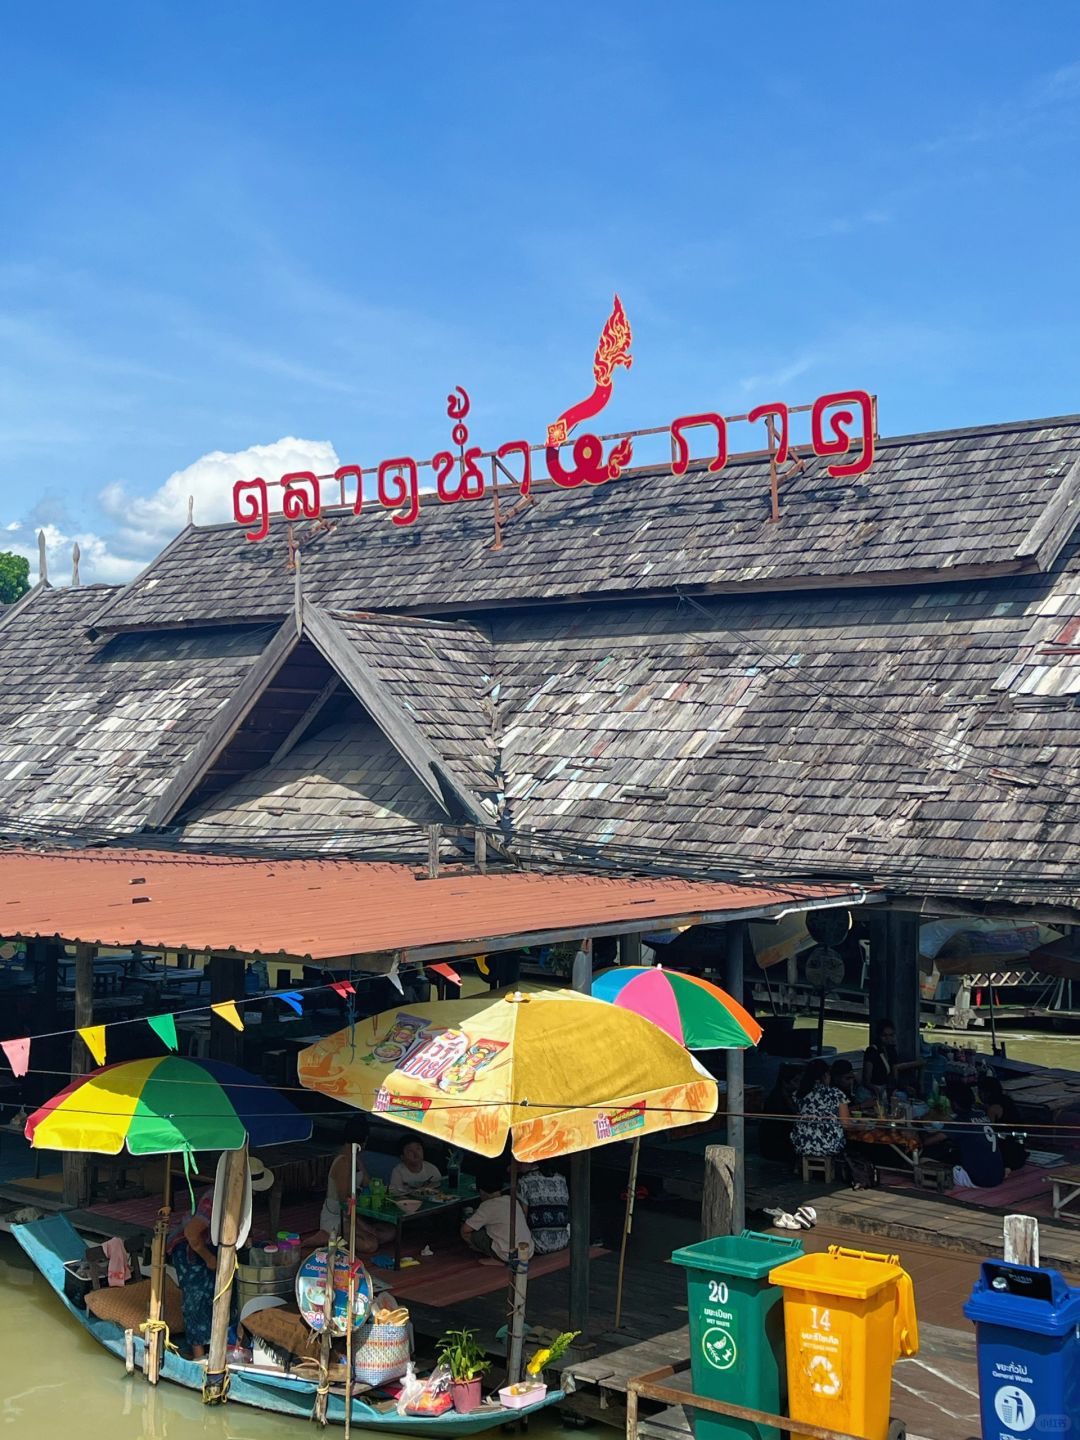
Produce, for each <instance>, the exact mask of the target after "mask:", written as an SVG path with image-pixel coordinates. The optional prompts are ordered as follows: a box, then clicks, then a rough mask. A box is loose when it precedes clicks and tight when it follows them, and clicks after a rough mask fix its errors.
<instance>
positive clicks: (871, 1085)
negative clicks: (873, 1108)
mask: <svg viewBox="0 0 1080 1440" xmlns="http://www.w3.org/2000/svg"><path fill="white" fill-rule="evenodd" d="M922 1066H923V1061H922V1060H901V1058H900V1052H899V1051H898V1050H897V1048H896V1026H895V1025H894V1024H893V1022H892V1021H891V1020H879V1021H878V1022H877V1024H876V1025H875V1026H874V1027H873V1030H872V1031H871V1039H870V1044H869V1045H868V1046H867V1047H866V1049H865V1051H864V1052H863V1073H862V1083H863V1085H864V1086H865V1087H866V1089H868V1090H873V1091H874V1092H875V1093H877V1094H878V1095H879V1096H882V1097H884V1096H887V1095H891V1094H892V1092H893V1091H894V1090H896V1089H897V1088H902V1087H904V1086H906V1085H914V1084H916V1083H917V1078H918V1077H917V1075H915V1074H913V1073H912V1072H915V1071H918V1070H920V1069H921V1068H922Z"/></svg>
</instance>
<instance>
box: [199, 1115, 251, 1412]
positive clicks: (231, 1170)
mask: <svg viewBox="0 0 1080 1440" xmlns="http://www.w3.org/2000/svg"><path fill="white" fill-rule="evenodd" d="M225 1154H226V1156H227V1159H226V1162H225V1179H224V1188H225V1194H224V1195H223V1196H222V1202H221V1235H220V1238H219V1241H218V1250H217V1269H216V1270H215V1272H214V1284H215V1286H216V1289H215V1291H214V1313H213V1318H212V1320H211V1322H210V1349H209V1352H208V1354H207V1357H206V1379H205V1380H204V1381H203V1400H204V1401H205V1402H206V1404H207V1405H216V1404H219V1403H220V1402H221V1401H222V1400H224V1399H225V1396H226V1395H227V1394H228V1390H229V1377H228V1374H227V1368H226V1367H227V1352H228V1348H229V1312H230V1311H231V1309H232V1290H233V1281H234V1280H235V1278H236V1241H237V1237H238V1236H239V1233H240V1212H241V1210H242V1209H243V1205H244V1186H245V1184H246V1183H247V1174H248V1149H247V1141H246V1140H245V1141H244V1143H243V1145H242V1146H241V1147H240V1149H239V1150H227V1151H226V1152H225Z"/></svg>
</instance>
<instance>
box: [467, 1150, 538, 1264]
mask: <svg viewBox="0 0 1080 1440" xmlns="http://www.w3.org/2000/svg"><path fill="white" fill-rule="evenodd" d="M476 1185H477V1189H478V1190H479V1192H480V1204H479V1205H478V1206H477V1207H476V1209H475V1210H474V1211H473V1213H472V1214H471V1215H469V1216H468V1217H467V1218H466V1220H465V1223H464V1224H463V1225H462V1227H461V1238H462V1239H463V1240H464V1241H465V1244H466V1245H468V1247H469V1249H470V1250H475V1251H476V1253H477V1254H478V1255H479V1256H480V1264H481V1265H505V1264H507V1263H508V1261H509V1259H510V1249H511V1243H510V1242H511V1237H510V1224H511V1214H512V1211H511V1208H510V1205H511V1201H510V1196H509V1195H507V1194H506V1193H505V1191H504V1186H503V1176H502V1173H501V1171H500V1170H499V1168H498V1167H492V1168H491V1169H489V1170H484V1171H482V1172H481V1173H480V1174H479V1175H478V1176H477V1177H476ZM513 1203H514V1205H515V1206H516V1207H517V1217H516V1219H515V1221H514V1236H513V1244H514V1247H515V1248H516V1247H517V1246H518V1245H524V1246H525V1249H526V1255H527V1258H529V1259H532V1256H533V1252H534V1250H535V1248H536V1247H535V1246H534V1245H533V1238H532V1233H531V1232H530V1230H529V1223H528V1221H527V1220H526V1218H525V1210H524V1207H523V1206H522V1204H521V1202H520V1200H516V1199H515V1200H514V1202H513Z"/></svg>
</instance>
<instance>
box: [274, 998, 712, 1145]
mask: <svg viewBox="0 0 1080 1440" xmlns="http://www.w3.org/2000/svg"><path fill="white" fill-rule="evenodd" d="M373 1026H374V1033H372V1027H371V1026H369V1025H368V1024H367V1023H366V1022H363V1023H360V1024H357V1025H356V1026H355V1027H350V1028H349V1029H346V1030H341V1031H339V1032H338V1033H337V1034H336V1035H331V1036H329V1037H328V1038H327V1039H325V1040H320V1041H319V1042H318V1043H317V1044H315V1045H312V1046H310V1047H309V1048H308V1049H307V1050H303V1051H301V1053H300V1057H299V1073H300V1083H301V1084H302V1085H305V1086H307V1088H308V1089H310V1090H318V1091H320V1092H321V1093H322V1094H324V1095H331V1096H333V1097H334V1098H335V1099H338V1100H342V1101H344V1102H345V1103H346V1104H349V1105H354V1106H356V1107H357V1108H358V1109H361V1110H369V1111H372V1112H374V1113H375V1114H383V1115H386V1116H387V1118H388V1119H392V1120H394V1121H395V1122H396V1123H397V1124H399V1125H404V1126H407V1127H409V1128H410V1129H414V1130H418V1131H420V1133H421V1134H425V1135H431V1136H433V1137H434V1138H436V1139H439V1140H444V1141H448V1142H449V1143H450V1144H452V1145H458V1146H460V1147H461V1148H463V1149H466V1150H471V1151H473V1152H475V1153H477V1154H480V1155H489V1156H496V1155H501V1154H502V1152H503V1149H504V1147H505V1145H506V1141H507V1138H508V1137H509V1139H510V1141H511V1148H512V1151H513V1154H514V1155H515V1156H516V1157H517V1159H519V1160H527V1161H536V1160H546V1159H549V1158H550V1157H552V1156H554V1155H568V1154H573V1153H576V1152H578V1151H581V1150H589V1149H592V1148H594V1147H596V1146H599V1145H607V1144H611V1143H613V1142H615V1141H618V1140H635V1139H640V1138H641V1136H643V1135H647V1134H649V1133H650V1132H652V1131H655V1130H667V1129H673V1128H675V1127H676V1126H679V1125H695V1124H699V1123H700V1122H701V1121H703V1120H707V1119H709V1118H710V1117H711V1116H712V1115H713V1114H715V1112H716V1105H717V1091H716V1082H715V1081H714V1080H713V1079H712V1077H711V1076H710V1075H709V1074H708V1073H707V1072H706V1071H705V1070H703V1069H702V1068H701V1067H700V1066H699V1065H698V1063H697V1062H696V1061H695V1060H694V1059H693V1058H692V1056H690V1055H689V1054H688V1053H687V1051H686V1050H684V1049H683V1047H682V1046H681V1045H679V1044H678V1043H677V1042H676V1041H675V1040H673V1039H672V1038H671V1037H670V1036H669V1035H667V1034H665V1032H664V1031H663V1030H660V1029H659V1028H658V1027H657V1026H655V1025H653V1024H652V1023H651V1022H650V1021H648V1020H645V1019H643V1018H642V1017H641V1016H640V1015H636V1014H634V1013H633V1012H632V1011H629V1010H623V1009H620V1008H618V1007H617V1006H615V1005H609V1004H607V1003H606V1002H605V1001H602V1000H594V999H592V997H591V996H588V995H580V994H578V993H577V992H576V991H573V990H541V991H530V992H527V993H520V992H517V993H513V994H505V995H500V996H495V997H492V996H484V997H482V998H480V999H473V1000H457V1001H448V1002H447V1001H443V1002H435V1003H432V1004H429V1005H406V1004H402V1005H401V1007H400V1008H399V1009H397V1010H390V1011H387V1012H385V1013H384V1014H382V1015H378V1016H376V1017H375V1019H374V1021H373Z"/></svg>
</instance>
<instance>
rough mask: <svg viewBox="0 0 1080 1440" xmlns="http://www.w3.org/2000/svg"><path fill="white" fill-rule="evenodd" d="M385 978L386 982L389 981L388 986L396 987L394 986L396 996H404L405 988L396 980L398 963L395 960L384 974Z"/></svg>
mask: <svg viewBox="0 0 1080 1440" xmlns="http://www.w3.org/2000/svg"><path fill="white" fill-rule="evenodd" d="M386 978H387V980H389V981H390V984H391V985H396V986H397V990H398V994H399V995H404V994H405V987H404V986H403V985H402V983H401V981H400V980H399V979H398V962H397V961H396V960H395V961H394V963H393V964H392V965H391V966H390V969H389V970H388V971H387V972H386Z"/></svg>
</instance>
